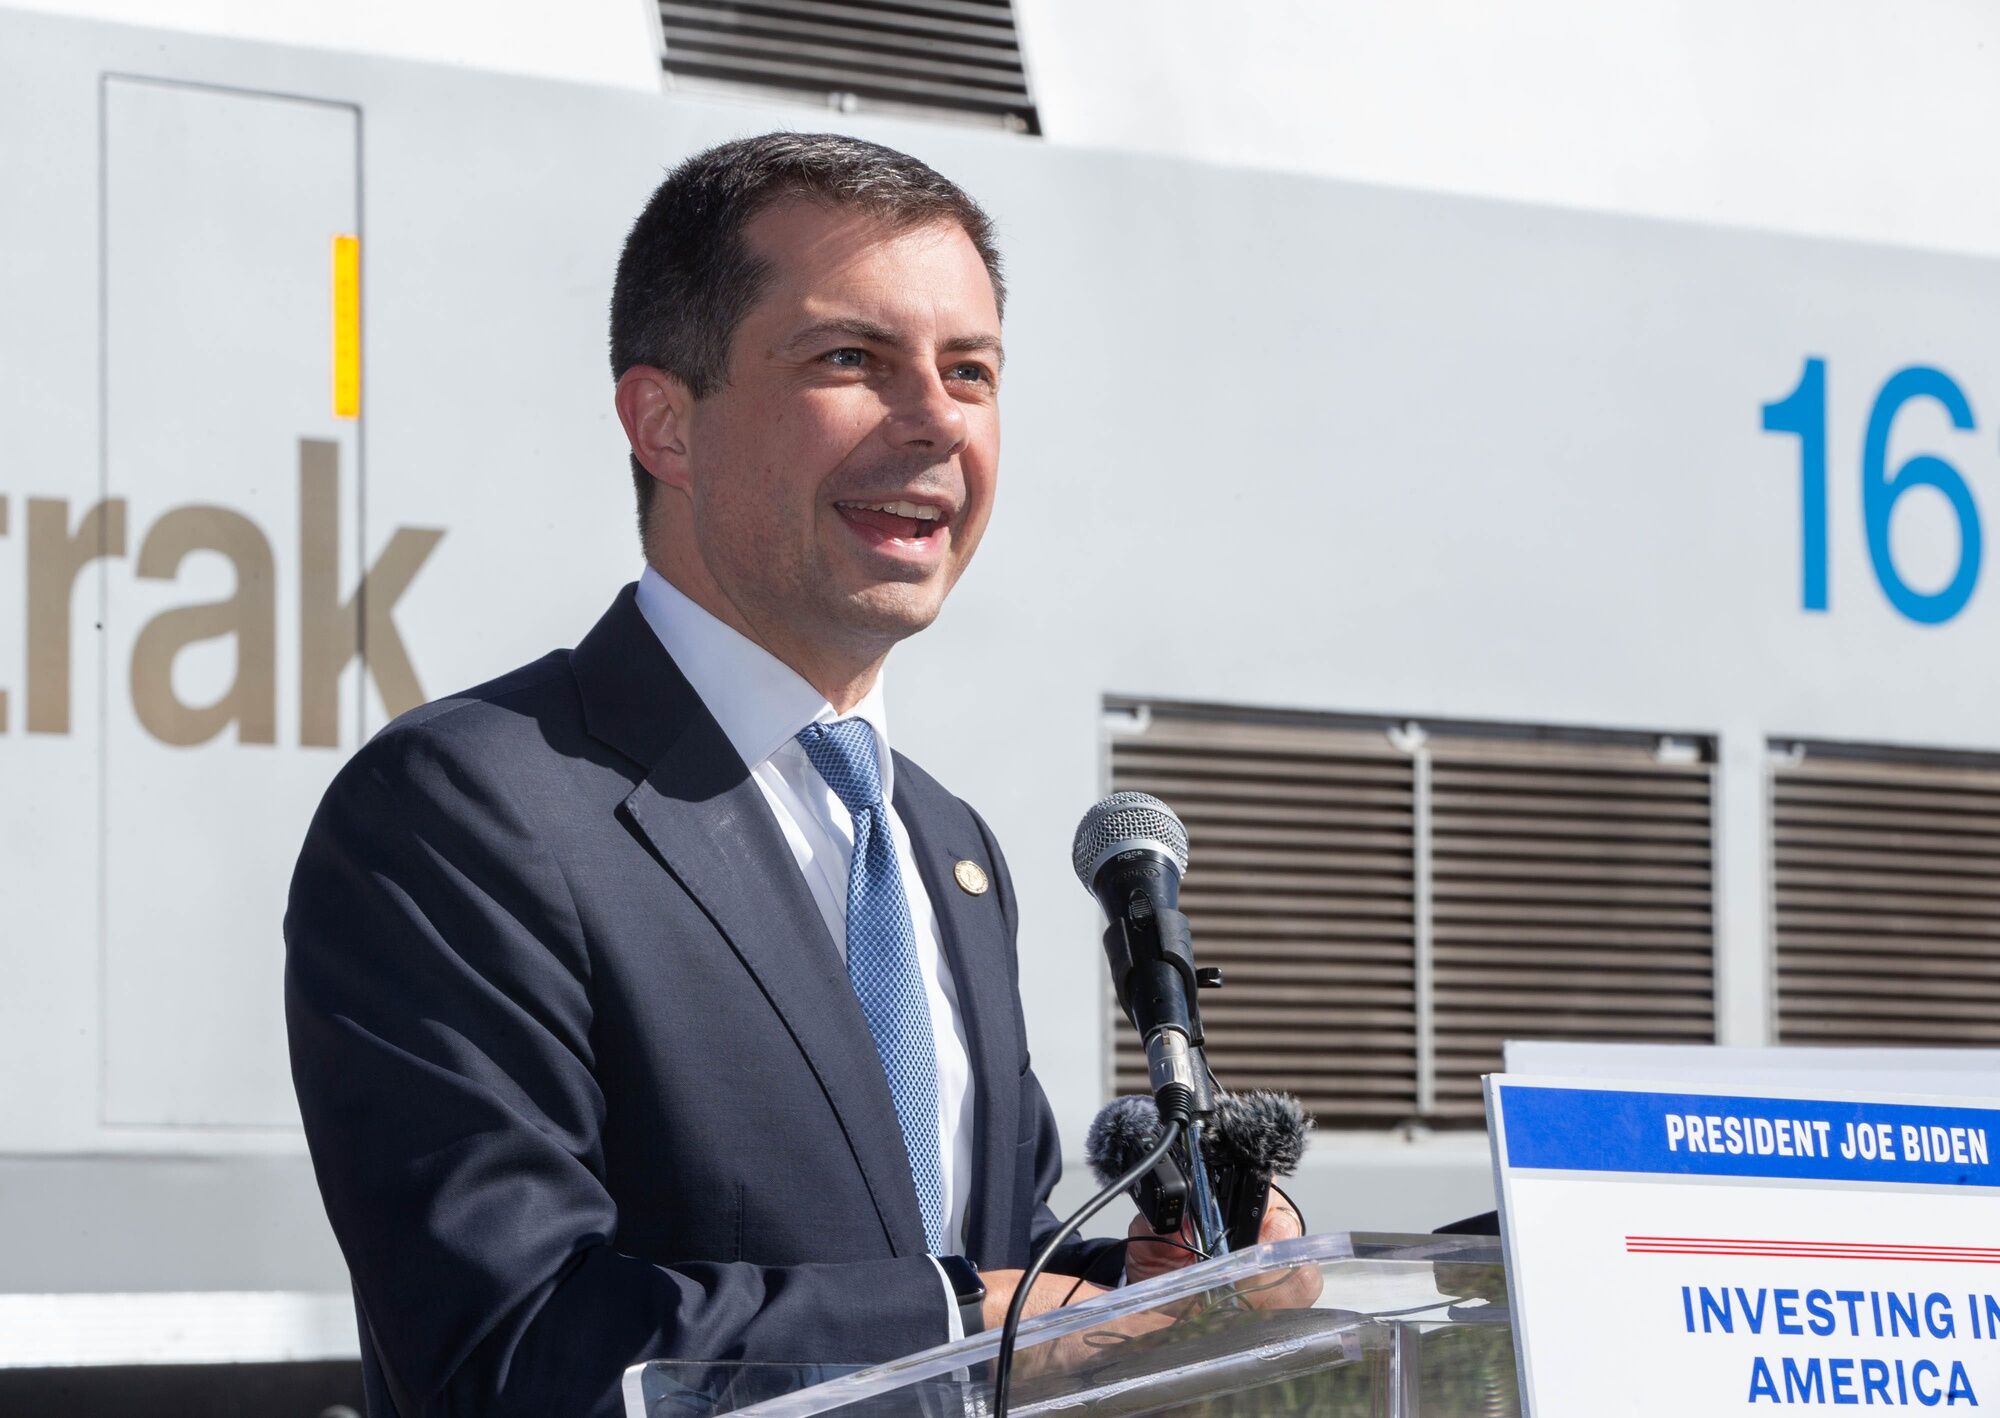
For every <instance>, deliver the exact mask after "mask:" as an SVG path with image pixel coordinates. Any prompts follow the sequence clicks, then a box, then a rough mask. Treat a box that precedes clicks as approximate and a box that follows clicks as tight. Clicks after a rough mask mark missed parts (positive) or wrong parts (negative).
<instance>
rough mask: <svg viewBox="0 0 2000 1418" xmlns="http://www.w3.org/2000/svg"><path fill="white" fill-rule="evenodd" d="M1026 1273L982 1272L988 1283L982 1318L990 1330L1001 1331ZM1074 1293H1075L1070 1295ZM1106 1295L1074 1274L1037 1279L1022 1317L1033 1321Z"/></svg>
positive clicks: (1023, 1309)
mask: <svg viewBox="0 0 2000 1418" xmlns="http://www.w3.org/2000/svg"><path fill="white" fill-rule="evenodd" d="M1025 1274H1027V1272H1026V1271H1021V1270H982V1271H980V1272H979V1278H980V1279H981V1280H984V1281H985V1282H986V1299H985V1301H984V1303H982V1304H981V1306H980V1319H981V1321H982V1322H983V1323H984V1325H985V1327H986V1328H987V1329H998V1328H1000V1326H1001V1325H1003V1324H1005V1323H1006V1322H1007V1307H1008V1306H1009V1305H1010V1304H1012V1303H1013V1302H1014V1291H1015V1290H1017V1289H1018V1288H1020V1284H1021V1277H1022V1276H1023V1275H1025ZM1072 1290H1074V1291H1075V1292H1076V1293H1075V1294H1071V1293H1070V1292H1071V1291H1072ZM1103 1293H1104V1287H1102V1286H1101V1285H1092V1284H1091V1283H1090V1282H1089V1281H1088V1280H1078V1279H1077V1278H1076V1277H1075V1276H1073V1275H1042V1276H1037V1277H1036V1279H1035V1288H1034V1289H1033V1290H1030V1291H1029V1292H1028V1302H1027V1303H1026V1304H1024V1305H1023V1306H1021V1318H1022V1319H1024V1320H1025V1319H1033V1318H1034V1317H1035V1316H1036V1315H1039V1314H1045V1313H1047V1312H1048V1311H1050V1310H1053V1309H1057V1308H1059V1307H1061V1306H1063V1305H1079V1304H1082V1303H1083V1302H1084V1301H1085V1300H1094V1299H1096V1298H1097V1297H1098V1296H1099V1295H1102V1294H1103Z"/></svg>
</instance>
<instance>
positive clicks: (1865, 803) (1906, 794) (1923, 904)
mask: <svg viewBox="0 0 2000 1418" xmlns="http://www.w3.org/2000/svg"><path fill="white" fill-rule="evenodd" d="M1771 816H1772V826H1771V842H1772V848H1773V854H1774V859H1773V870H1772V885H1773V893H1774V895H1773V899H1774V903H1775V907H1776V909H1775V913H1774V914H1775V933H1776V944H1777V982H1776V983H1777V991H1776V993H1777V1016H1778V1018H1777V1026H1778V1036H1779V1038H1780V1039H1782V1040H1784V1041H1785V1042H1786V1043H1795V1044H1860V1045H1868V1044H1879V1045H1994V1044H2000V764H1995V763H1992V762H1982V761H1977V760H1970V759H1965V760H1960V759H1950V760H1946V759H1945V758H1944V756H1943V755H1939V756H1937V757H1936V758H1933V759H1931V760H1930V761H1925V760H1924V759H1922V758H1918V757H1915V756H1905V755H1900V754H1894V755H1892V754H1888V753H1885V754H1883V755H1882V756H1881V757H1879V758H1873V759H1871V758H1866V757H1856V756H1849V755H1848V751H1845V750H1842V751H1840V752H1839V756H1835V755H1834V754H1833V753H1831V752H1828V753H1822V752H1821V751H1819V750H1814V749H1805V750H1794V751H1793V753H1791V754H1789V755H1785V756H1783V757H1780V758H1778V759H1777V760H1776V761H1775V762H1774V765H1773V769H1772V773H1771Z"/></svg>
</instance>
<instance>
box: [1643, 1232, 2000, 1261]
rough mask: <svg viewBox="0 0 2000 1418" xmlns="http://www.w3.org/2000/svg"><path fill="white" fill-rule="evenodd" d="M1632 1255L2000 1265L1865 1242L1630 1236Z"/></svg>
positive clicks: (1985, 1250) (1960, 1249) (1957, 1251)
mask: <svg viewBox="0 0 2000 1418" xmlns="http://www.w3.org/2000/svg"><path fill="white" fill-rule="evenodd" d="M1625 1249H1626V1251H1627V1252H1628V1253H1629V1254H1632V1255H1654V1256H1775V1257H1779V1258H1783V1259H1790V1260H1903V1261H1931V1262H1934V1263H1937V1264H1940V1265H2000V1247H1994V1246H1915V1245H1889V1244H1871V1243H1869V1242H1865V1241H1751V1240H1732V1239H1729V1238H1727V1237H1721V1236H1627V1237H1626V1238H1625Z"/></svg>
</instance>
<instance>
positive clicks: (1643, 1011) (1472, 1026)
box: [1428, 734, 1715, 1122]
mask: <svg viewBox="0 0 2000 1418" xmlns="http://www.w3.org/2000/svg"><path fill="white" fill-rule="evenodd" d="M1428 749H1429V754H1430V759H1431V765H1430V778H1431V798H1430V801H1431V822H1430V827H1431V843H1432V847H1431V850H1432V864H1431V877H1432V887H1431V897H1432V907H1431V914H1432V927H1431V933H1432V941H1431V949H1432V952H1433V957H1434V960H1435V970H1436V977H1435V978H1436V985H1435V989H1436V995H1435V998H1436V1013H1435V1038H1436V1060H1437V1072H1436V1095H1435V1096H1436V1103H1435V1106H1434V1108H1433V1109H1432V1116H1433V1117H1435V1118H1437V1119H1438V1120H1440V1121H1457V1122H1477V1121H1479V1120H1481V1119H1482V1118H1483V1117H1484V1115H1485V1108H1484V1104H1483V1103H1482V1101H1481V1095H1480V1088H1479V1076H1480V1075H1481V1074H1482V1073H1493V1072H1496V1071H1497V1070H1498V1069H1499V1068H1500V1045H1501V1043H1502V1042H1503V1041H1505V1040H1507V1039H1599V1040H1620V1041H1627V1042H1658V1043H1670V1044H1702V1043H1713V1042H1714V1040H1715V923H1714V914H1713V904H1714V903H1713V894H1712V893H1713V874H1714V873H1713V865H1712V864H1713V858H1714V849H1713V840H1714V833H1713V826H1712V818H1711V811H1712V801H1711V798H1712V794H1711V786H1712V784H1711V775H1712V768H1711V765H1710V764H1707V763H1704V762H1701V761H1699V759H1698V758H1697V759H1696V761H1693V762H1676V761H1673V758H1674V757H1676V756H1679V755H1670V756H1669V757H1668V758H1667V760H1666V761H1662V755H1661V753H1660V752H1659V750H1658V749H1657V748H1656V747H1654V746H1652V745H1643V746H1642V745H1621V744H1615V743H1580V742H1563V741H1560V740H1559V741H1555V742H1549V741H1545V740H1535V739H1506V738H1493V739H1488V738H1481V737H1473V736H1464V737H1460V736H1457V735H1451V734H1434V735H1432V736H1431V738H1430V741H1429V745H1428ZM1687 756H1688V757H1693V755H1691V754H1690V755H1687Z"/></svg>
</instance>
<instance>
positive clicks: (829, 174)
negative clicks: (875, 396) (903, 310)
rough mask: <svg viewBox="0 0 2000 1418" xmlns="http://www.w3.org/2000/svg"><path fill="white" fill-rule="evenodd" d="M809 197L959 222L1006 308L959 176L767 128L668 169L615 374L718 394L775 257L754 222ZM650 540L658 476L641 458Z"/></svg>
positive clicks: (642, 228)
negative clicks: (758, 249)
mask: <svg viewBox="0 0 2000 1418" xmlns="http://www.w3.org/2000/svg"><path fill="white" fill-rule="evenodd" d="M793 199H803V200H806V201H811V202H817V203H820V204H822V205H824V206H827V207H833V208H844V209H850V210H857V211H861V212H866V213H868V214H870V215H872V216H876V217H879V218H881V219H882V220H884V221H885V222H887V223H889V224H890V225H892V226H894V227H896V228H899V229H908V228H911V227H919V226H925V225H927V224H929V223H931V222H956V223H957V224H958V225H959V226H960V227H962V228H963V229H964V231H965V234H966V235H967V236H968V237H970V238H971V239H972V244H973V247H974V248H975V249H976V250H977V251H978V252H979V258H980V260H982V261H984V262H985V263H986V274H987V275H988V276H989V277H990V278H991V279H992V281H993V302H994V305H995V307H996V308H997V309H1000V310H1002V311H1004V310H1005V308H1006V301H1007V291H1006V286H1005V284H1004V283H1003V282H1002V280H1001V277H1000V252H999V249H998V248H997V247H996V246H995V245H994V242H993V222H992V219H991V218H989V217H988V216H987V215H986V213H985V212H984V211H983V210H982V209H981V208H980V206H979V204H978V203H977V202H975V201H973V200H972V198H971V197H969V196H967V195H966V193H965V192H964V191H963V190H962V189H961V188H960V187H959V186H958V185H957V184H956V183H954V182H952V181H951V180H949V179H948V178H946V177H944V176H942V175H941V174H939V173H937V172H936V171H934V170H933V169H931V168H930V167H929V166H927V165H926V164H924V163H922V162H919V161H918V160H917V159H915V158H913V157H911V156H910V155H909V154H908V153H899V152H897V151H896V150H895V149H894V148H885V147H883V146H882V145H881V144H879V143H869V142H864V141H863V140H861V139H859V138H850V137H848V136H846V135H845V134H841V133H765V134H762V135H761V136H759V137H755V138H738V139H736V140H735V141H733V142H728V143H721V144H718V145H717V146H715V147H713V148H709V149H707V150H705V151H703V152H699V153H696V154H695V155H694V156H693V157H691V158H688V159H687V160H686V161H684V162H682V163H681V164H680V165H679V166H678V167H676V168H675V169H674V170H673V171H672V172H670V173H669V174H667V178H666V181H664V182H662V183H661V184H660V185H659V186H658V187H657V188H655V189H654V190H653V196H652V200H651V201H649V202H647V203H646V209H645V210H644V211H643V212H641V213H639V219H638V220H637V221H636V222H634V223H633V224H632V231H631V234H630V235H628V236H627V237H626V238H625V249H624V251H623V252H622V253H620V255H619V257H618V277H617V280H616V281H615V282H614V284H613V285H612V288H611V375H612V378H614V379H617V378H622V377H623V376H624V373H625V371H626V370H628V369H630V368H632V366H633V365H636V364H643V365H651V366H652V367H654V368H655V369H664V370H666V371H667V372H668V373H669V374H672V375H674V376H676V377H677V378H678V379H679V380H680V381H681V382H682V383H683V384H685V385H687V387H688V390H689V392H690V393H692V394H693V395H694V397H695V398H697V399H701V398H705V397H707V396H708V395H709V394H711V393H713V392H714V391H715V390H717V389H719V388H721V387H722V386H723V385H724V384H726V383H727V382H728V379H729V346H730V342H731V341H732V340H733V339H734V338H735V335H736V327H737V326H738V325H739V324H741V323H742V321H743V317H744V316H745V315H747V314H748V313H749V311H750V308H751V307H752V306H754V305H755V304H756V303H757V301H758V300H759V299H760V298H761V297H762V296H763V294H764V290H765V288H766V287H767V286H768V285H769V283H770V279H771V271H770V263H769V262H767V261H764V260H762V259H761V258H759V257H757V256H755V255H753V254H752V253H751V251H750V248H749V246H748V244H747V243H746V242H745V241H744V239H743V228H744V227H745V226H746V225H748V223H749V222H750V220H751V218H753V217H755V216H756V215H757V214H758V213H760V212H762V211H763V210H764V209H765V208H767V207H770V206H773V205H775V204H777V203H779V202H783V201H787V200H793ZM632 482H633V487H634V489H635V491H636V492H637V494H638V499H639V538H640V541H641V542H642V543H643V542H644V540H645V537H646V516H647V512H648V511H649V509H650V508H651V506H652V500H653V488H654V483H653V478H652V475H651V474H649V473H648V472H647V471H646V470H645V468H644V467H642V466H640V463H639V460H638V459H637V458H636V457H635V458H633V459H632Z"/></svg>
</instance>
